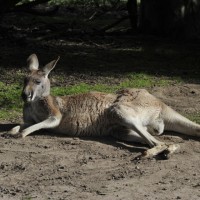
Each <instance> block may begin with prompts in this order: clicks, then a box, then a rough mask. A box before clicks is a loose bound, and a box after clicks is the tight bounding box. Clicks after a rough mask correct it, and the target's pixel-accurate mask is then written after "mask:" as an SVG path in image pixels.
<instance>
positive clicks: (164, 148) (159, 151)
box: [134, 143, 180, 160]
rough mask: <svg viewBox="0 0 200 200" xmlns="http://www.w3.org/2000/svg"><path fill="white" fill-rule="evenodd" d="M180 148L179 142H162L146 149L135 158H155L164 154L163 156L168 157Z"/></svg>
mask: <svg viewBox="0 0 200 200" xmlns="http://www.w3.org/2000/svg"><path fill="white" fill-rule="evenodd" d="M179 149H180V145H178V144H165V143H161V144H158V145H156V146H155V147H153V148H151V149H148V150H146V151H144V152H143V153H142V154H141V155H139V156H137V157H136V158H135V159H134V160H140V159H146V158H153V157H156V156H158V155H162V158H164V159H168V158H169V156H170V155H171V154H173V153H175V152H177V151H178V150H179Z"/></svg>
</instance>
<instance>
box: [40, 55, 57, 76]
mask: <svg viewBox="0 0 200 200" xmlns="http://www.w3.org/2000/svg"><path fill="white" fill-rule="evenodd" d="M59 59H60V56H58V58H57V59H56V60H53V61H51V62H50V63H48V64H46V65H45V66H44V68H43V72H44V73H45V76H46V77H48V75H49V73H50V72H51V70H52V69H53V68H54V67H55V66H56V64H57V62H58V61H59Z"/></svg>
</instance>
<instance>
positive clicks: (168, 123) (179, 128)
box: [162, 105, 200, 137]
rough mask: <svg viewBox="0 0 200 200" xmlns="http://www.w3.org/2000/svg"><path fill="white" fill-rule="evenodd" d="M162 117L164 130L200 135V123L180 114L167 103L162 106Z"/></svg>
mask: <svg viewBox="0 0 200 200" xmlns="http://www.w3.org/2000/svg"><path fill="white" fill-rule="evenodd" d="M162 118H163V120H164V124H165V130H167V131H174V132H178V133H182V134H185V135H191V136H197V137H200V125H199V124H197V123H195V122H192V121H190V120H189V119H187V118H186V117H184V116H182V115H180V114H179V113H177V112H176V111H175V110H173V109H172V108H170V107H169V106H167V105H164V106H163V110H162Z"/></svg>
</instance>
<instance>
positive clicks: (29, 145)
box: [0, 84, 200, 200]
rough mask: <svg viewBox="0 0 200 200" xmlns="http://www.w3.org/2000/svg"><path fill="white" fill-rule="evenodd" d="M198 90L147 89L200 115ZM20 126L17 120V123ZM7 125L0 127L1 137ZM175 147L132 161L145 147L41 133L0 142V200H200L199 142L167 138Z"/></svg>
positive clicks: (191, 86)
mask: <svg viewBox="0 0 200 200" xmlns="http://www.w3.org/2000/svg"><path fill="white" fill-rule="evenodd" d="M199 91H200V86H199V85H195V84H187V85H178V86H168V87H165V88H153V89H152V91H151V92H152V93H153V94H155V95H156V96H157V97H159V98H161V99H162V100H163V101H164V102H166V103H167V104H168V105H171V106H172V107H173V108H175V109H176V110H177V111H179V112H181V113H186V114H191V113H194V114H196V113H198V112H200V107H199V106H198V105H199V103H200V102H199V99H200V92H199ZM19 121H20V120H19ZM12 126H13V125H12V124H11V123H9V122H2V123H1V124H0V130H1V133H3V132H5V131H7V130H8V129H10V128H11V127H12ZM160 140H163V141H166V142H173V143H179V144H180V146H181V150H180V151H179V152H177V153H176V154H174V155H172V156H171V157H170V158H169V159H168V160H162V159H161V160H159V159H148V160H140V161H135V160H134V158H135V157H136V156H137V155H139V154H140V152H142V151H144V150H145V149H146V148H147V147H146V146H143V145H139V144H134V143H124V142H122V141H116V140H115V139H113V138H109V137H108V138H68V137H65V136H61V135H52V134H50V133H48V132H47V131H41V132H39V133H37V134H35V135H30V136H28V137H26V138H25V139H14V138H9V139H6V138H4V137H1V138H0V199H2V200H7V199H99V200H101V199H107V200H110V199H117V200H119V199H121V200H122V199H126V200H128V199H131V200H132V199H149V200H150V199H159V200H161V199H163V200H166V199H170V200H171V199H183V200H188V199H191V200H197V199H200V167H199V166H200V159H199V157H200V142H199V141H200V140H199V139H197V138H189V137H187V136H181V135H175V134H174V133H167V134H165V135H163V136H160Z"/></svg>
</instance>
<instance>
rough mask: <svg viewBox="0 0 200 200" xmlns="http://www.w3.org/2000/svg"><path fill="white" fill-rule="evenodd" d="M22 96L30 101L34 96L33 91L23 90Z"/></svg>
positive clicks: (24, 99)
mask: <svg viewBox="0 0 200 200" xmlns="http://www.w3.org/2000/svg"><path fill="white" fill-rule="evenodd" d="M21 96H22V99H23V101H29V100H31V98H32V93H31V91H23V92H22V95H21Z"/></svg>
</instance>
